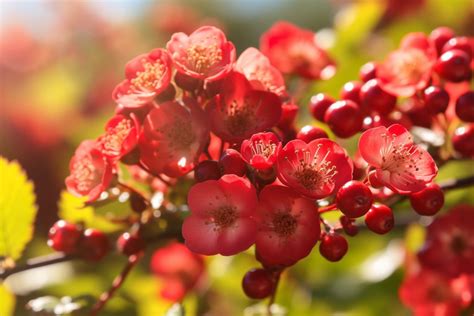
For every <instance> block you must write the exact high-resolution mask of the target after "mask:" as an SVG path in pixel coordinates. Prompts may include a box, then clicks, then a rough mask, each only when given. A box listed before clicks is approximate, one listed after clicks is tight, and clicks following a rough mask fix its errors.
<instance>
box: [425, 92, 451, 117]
mask: <svg viewBox="0 0 474 316" xmlns="http://www.w3.org/2000/svg"><path fill="white" fill-rule="evenodd" d="M424 99H425V106H426V108H427V109H428V110H429V111H430V113H432V114H438V113H443V112H444V111H446V109H447V108H448V105H449V94H448V92H447V91H446V90H444V89H443V88H440V87H435V86H430V87H428V88H426V89H425V93H424Z"/></svg>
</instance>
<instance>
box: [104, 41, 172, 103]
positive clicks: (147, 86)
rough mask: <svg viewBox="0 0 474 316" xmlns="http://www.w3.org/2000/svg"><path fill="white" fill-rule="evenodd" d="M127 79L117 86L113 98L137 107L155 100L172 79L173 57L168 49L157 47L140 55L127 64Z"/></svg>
mask: <svg viewBox="0 0 474 316" xmlns="http://www.w3.org/2000/svg"><path fill="white" fill-rule="evenodd" d="M125 77H126V78H127V79H126V80H124V81H122V82H121V83H120V84H118V85H117V87H115V90H114V91H113V93H112V98H113V99H114V100H115V101H116V102H117V103H119V104H120V105H121V106H123V107H126V108H127V107H128V108H136V107H141V106H143V105H145V104H146V103H148V102H150V101H152V100H153V98H154V97H155V96H156V95H158V94H159V93H160V92H162V91H164V90H165V89H166V88H167V87H168V85H169V84H170V80H171V59H170V57H169V55H168V52H166V50H164V49H161V48H155V49H154V50H152V51H151V52H149V53H148V54H142V55H138V56H137V57H135V58H133V59H132V60H130V61H129V62H128V63H127V65H126V66H125Z"/></svg>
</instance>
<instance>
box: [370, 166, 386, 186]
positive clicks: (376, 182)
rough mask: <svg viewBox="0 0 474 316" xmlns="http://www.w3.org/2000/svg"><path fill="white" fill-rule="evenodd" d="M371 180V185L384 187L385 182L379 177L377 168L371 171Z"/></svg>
mask: <svg viewBox="0 0 474 316" xmlns="http://www.w3.org/2000/svg"><path fill="white" fill-rule="evenodd" d="M368 178H369V182H370V185H371V186H372V187H374V188H376V189H377V188H383V187H384V184H383V183H382V182H381V181H380V180H379V179H378V178H377V171H375V170H372V171H371V172H369V177H368Z"/></svg>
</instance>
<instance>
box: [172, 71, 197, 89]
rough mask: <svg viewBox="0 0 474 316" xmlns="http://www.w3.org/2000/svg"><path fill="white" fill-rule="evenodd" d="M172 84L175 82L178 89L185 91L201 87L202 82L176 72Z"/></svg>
mask: <svg viewBox="0 0 474 316" xmlns="http://www.w3.org/2000/svg"><path fill="white" fill-rule="evenodd" d="M174 82H176V85H177V86H178V87H180V88H181V89H183V90H186V91H194V90H197V89H198V88H200V86H201V85H202V80H199V79H196V78H193V77H190V76H188V75H185V74H183V73H180V72H177V73H176V75H175V76H174Z"/></svg>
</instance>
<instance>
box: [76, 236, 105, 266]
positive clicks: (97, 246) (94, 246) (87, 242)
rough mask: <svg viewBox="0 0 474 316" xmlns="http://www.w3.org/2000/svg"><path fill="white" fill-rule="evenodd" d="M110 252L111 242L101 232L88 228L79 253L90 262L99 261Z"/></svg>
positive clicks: (80, 244)
mask: <svg viewBox="0 0 474 316" xmlns="http://www.w3.org/2000/svg"><path fill="white" fill-rule="evenodd" d="M108 251H109V240H108V239H107V236H106V235H105V234H104V233H103V232H101V231H100V230H97V229H93V228H88V229H86V230H85V231H84V235H83V236H82V239H81V241H80V243H79V253H80V254H81V256H82V257H83V258H84V259H86V260H90V261H99V260H100V259H102V258H103V257H104V256H105V255H106V254H107V252H108Z"/></svg>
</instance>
